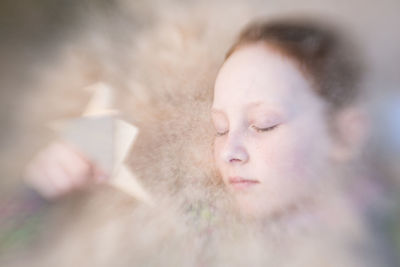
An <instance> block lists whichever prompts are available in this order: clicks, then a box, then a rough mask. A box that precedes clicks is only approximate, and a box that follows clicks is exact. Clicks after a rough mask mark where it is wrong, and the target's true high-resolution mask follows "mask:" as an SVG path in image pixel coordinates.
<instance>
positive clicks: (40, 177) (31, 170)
mask: <svg viewBox="0 0 400 267" xmlns="http://www.w3.org/2000/svg"><path fill="white" fill-rule="evenodd" d="M48 180H49V178H48V177H47V175H46V173H45V170H44V167H43V165H42V164H39V163H38V162H34V163H31V164H29V165H28V167H27V169H26V172H25V174H24V181H25V183H26V184H27V185H28V186H29V187H32V188H33V189H35V190H36V191H37V192H38V193H39V194H40V195H42V196H43V197H45V198H47V199H53V198H55V197H56V196H57V190H56V189H55V188H54V186H53V185H52V183H49V181H48Z"/></svg>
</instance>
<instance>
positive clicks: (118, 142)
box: [51, 83, 152, 204]
mask: <svg viewBox="0 0 400 267" xmlns="http://www.w3.org/2000/svg"><path fill="white" fill-rule="evenodd" d="M87 89H88V90H91V91H94V93H93V96H92V98H91V100H90V102H89V104H88V105H87V107H86V109H85V111H84V112H83V114H82V117H79V118H74V119H69V120H62V121H58V122H55V123H52V124H51V127H52V128H53V129H55V130H57V131H58V132H59V133H60V135H61V137H62V138H63V139H65V140H66V141H68V142H70V143H72V144H74V145H75V146H76V147H78V148H79V149H80V150H81V151H82V152H83V153H84V154H85V155H86V156H87V157H88V158H89V159H91V160H92V161H93V162H95V164H97V165H98V166H99V167H100V168H101V169H102V170H104V171H105V172H106V173H108V174H110V177H109V179H108V181H107V183H108V184H110V185H112V186H114V187H116V188H118V189H119V190H122V191H124V192H126V193H128V194H129V195H131V196H133V197H135V198H137V199H138V200H141V201H143V202H145V203H147V204H152V201H151V198H150V196H149V194H148V193H147V192H146V190H144V188H143V186H142V185H141V184H140V183H139V181H138V179H137V178H136V177H135V176H134V175H133V174H132V173H131V171H130V170H129V168H128V167H127V166H126V165H125V163H124V160H125V158H126V156H127V154H128V152H129V149H130V148H131V146H132V144H133V142H134V140H135V138H136V136H137V134H138V128H137V127H135V126H134V125H131V124H129V123H127V122H125V121H123V120H121V119H119V118H118V111H117V110H114V109H112V107H113V92H112V89H111V88H110V87H109V86H108V85H106V84H104V83H96V84H94V85H91V86H89V87H88V88H87Z"/></svg>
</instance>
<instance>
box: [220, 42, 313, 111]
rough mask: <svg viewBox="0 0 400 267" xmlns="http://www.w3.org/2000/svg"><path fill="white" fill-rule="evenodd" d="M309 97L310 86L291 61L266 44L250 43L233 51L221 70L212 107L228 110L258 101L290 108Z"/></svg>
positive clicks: (310, 92)
mask: <svg viewBox="0 0 400 267" xmlns="http://www.w3.org/2000/svg"><path fill="white" fill-rule="evenodd" d="M310 94H312V91H311V86H310V83H309V82H308V80H307V79H306V78H305V77H304V75H303V74H302V72H301V71H300V69H299V67H298V65H297V64H296V63H295V62H294V61H293V60H292V59H290V58H289V57H287V56H285V55H283V54H281V53H280V52H278V51H277V50H275V49H274V48H272V47H268V46H267V45H265V44H262V43H260V44H251V45H247V46H244V47H242V48H239V49H238V50H237V51H235V52H234V53H233V54H232V55H231V56H230V57H229V58H228V59H227V61H226V62H225V63H224V65H223V66H222V68H221V69H220V71H219V74H218V76H217V80H216V82H215V88H214V107H215V108H221V109H229V108H232V107H234V106H235V107H240V106H243V105H247V104H248V103H251V102H260V101H261V102H264V103H265V104H267V105H271V106H274V105H277V106H286V107H291V106H293V105H295V104H296V103H298V102H299V101H300V102H301V101H302V98H304V97H307V96H308V95H310Z"/></svg>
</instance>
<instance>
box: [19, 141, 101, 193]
mask: <svg viewBox="0 0 400 267" xmlns="http://www.w3.org/2000/svg"><path fill="white" fill-rule="evenodd" d="M106 176H107V174H106V173H104V172H102V171H101V170H100V169H99V168H98V166H96V165H95V164H94V163H93V162H91V161H89V160H88V159H87V158H86V157H85V156H84V155H82V154H81V153H80V152H79V151H77V150H76V149H74V148H73V147H71V146H69V145H68V144H66V143H53V144H51V145H49V146H48V147H46V148H45V149H44V150H43V151H41V152H40V153H39V154H38V155H37V156H36V157H35V158H34V159H33V160H32V161H31V162H30V163H29V164H28V166H27V167H26V170H25V174H24V180H25V182H26V183H27V184H28V185H29V186H31V187H33V188H34V189H35V190H37V191H38V192H39V193H40V194H41V195H42V196H43V197H45V198H48V199H53V198H56V197H59V196H62V195H65V194H67V193H69V192H71V191H73V190H77V189H81V188H83V187H85V186H87V185H89V184H92V183H94V182H101V181H104V180H105V179H106Z"/></svg>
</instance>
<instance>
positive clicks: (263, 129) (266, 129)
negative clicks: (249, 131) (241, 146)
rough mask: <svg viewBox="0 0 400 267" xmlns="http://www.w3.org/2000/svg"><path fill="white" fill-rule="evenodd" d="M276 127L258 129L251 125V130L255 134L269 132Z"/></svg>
mask: <svg viewBox="0 0 400 267" xmlns="http://www.w3.org/2000/svg"><path fill="white" fill-rule="evenodd" d="M277 126H278V124H276V125H274V126H270V127H266V128H258V127H256V126H255V125H251V128H253V129H254V130H255V131H256V132H258V133H260V132H268V131H271V130H273V129H275V128H276V127H277Z"/></svg>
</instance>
